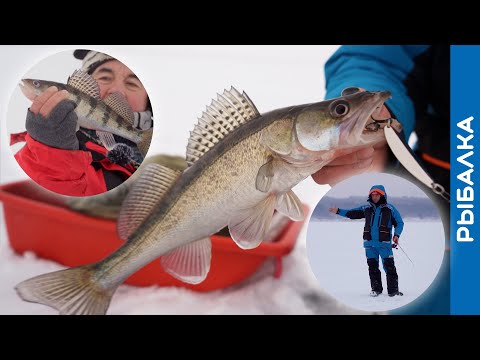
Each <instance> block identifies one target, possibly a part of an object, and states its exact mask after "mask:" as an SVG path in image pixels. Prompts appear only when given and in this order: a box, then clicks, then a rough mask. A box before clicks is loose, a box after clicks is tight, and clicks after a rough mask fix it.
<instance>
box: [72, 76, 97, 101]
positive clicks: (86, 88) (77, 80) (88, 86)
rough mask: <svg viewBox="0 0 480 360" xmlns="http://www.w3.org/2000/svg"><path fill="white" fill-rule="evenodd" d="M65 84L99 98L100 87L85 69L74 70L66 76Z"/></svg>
mask: <svg viewBox="0 0 480 360" xmlns="http://www.w3.org/2000/svg"><path fill="white" fill-rule="evenodd" d="M67 85H70V86H71V87H73V88H75V89H77V90H78V91H80V92H82V93H84V94H86V95H88V96H91V97H92V98H94V99H97V100H100V88H99V86H98V84H97V82H96V81H95V79H94V78H93V77H92V76H91V75H89V74H88V73H86V72H85V71H82V70H75V71H74V72H73V74H72V75H70V77H69V78H68V81H67Z"/></svg>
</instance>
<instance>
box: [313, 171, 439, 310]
mask: <svg viewBox="0 0 480 360" xmlns="http://www.w3.org/2000/svg"><path fill="white" fill-rule="evenodd" d="M444 251H445V234H444V228H443V224H442V221H441V218H440V214H439V211H438V209H437V207H436V206H435V205H434V203H433V202H432V200H431V199H430V198H429V197H428V196H427V195H426V194H425V193H424V192H423V191H422V190H420V189H419V188H418V187H417V186H416V185H414V184H412V183H411V182H409V181H407V180H405V179H403V178H401V177H398V176H394V175H389V174H381V173H367V174H363V175H359V176H354V177H351V178H349V179H348V180H345V181H343V182H341V183H339V184H337V185H336V186H334V187H333V188H332V189H331V190H330V191H329V192H328V193H327V194H326V195H325V196H324V197H323V198H322V199H321V200H320V202H319V203H318V205H317V206H316V208H315V210H314V211H313V213H312V217H311V220H310V223H309V226H308V232H307V253H308V260H309V263H310V266H311V268H312V271H313V273H314V274H315V276H316V278H317V280H318V282H319V284H320V286H321V287H322V288H323V289H324V290H326V291H327V292H328V293H329V294H330V295H332V296H333V297H335V298H336V299H337V300H339V301H340V302H342V303H344V304H345V305H347V306H350V307H352V308H355V309H359V310H365V311H371V312H377V311H387V310H392V309H396V308H399V307H401V306H403V305H406V304H408V303H410V302H412V301H413V300H415V299H416V298H417V297H419V296H420V295H421V294H422V293H424V292H425V291H426V290H427V289H428V287H429V286H430V285H431V284H432V282H433V280H434V279H435V277H436V276H437V274H438V271H439V269H440V267H441V264H442V261H443V257H444Z"/></svg>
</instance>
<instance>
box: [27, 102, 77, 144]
mask: <svg viewBox="0 0 480 360" xmlns="http://www.w3.org/2000/svg"><path fill="white" fill-rule="evenodd" d="M76 106H77V105H76V104H75V103H74V102H73V101H71V100H63V101H61V102H60V103H59V104H58V105H57V106H56V107H55V108H54V109H53V110H52V111H51V112H50V115H49V116H47V118H45V117H43V116H42V115H40V114H37V115H35V114H34V113H32V112H31V111H30V110H28V113H27V121H26V122H25V127H26V129H27V132H28V134H29V135H30V136H31V137H32V138H34V139H35V140H37V141H39V142H41V143H43V144H45V145H48V146H51V147H54V148H58V149H64V150H78V149H79V143H78V139H77V136H76V132H77V121H78V117H77V114H75V111H74V109H75V107H76Z"/></svg>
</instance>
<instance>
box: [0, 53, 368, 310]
mask: <svg viewBox="0 0 480 360" xmlns="http://www.w3.org/2000/svg"><path fill="white" fill-rule="evenodd" d="M76 48H91V49H97V50H101V51H103V52H106V53H109V54H111V55H113V56H115V57H117V58H118V59H120V60H122V61H123V62H124V63H126V64H127V65H129V67H130V68H131V69H132V70H133V71H134V72H135V73H136V74H137V75H138V76H139V78H140V79H141V80H142V81H143V83H144V84H145V87H146V89H147V91H148V93H149V95H150V98H151V101H152V106H153V109H154V115H155V121H156V122H155V128H154V136H153V141H152V146H151V148H150V151H149V154H157V153H166V154H172V155H182V156H184V154H185V148H186V144H187V139H188V134H189V131H190V130H192V129H193V126H194V124H195V122H196V119H197V117H198V116H200V115H201V112H202V111H203V110H204V108H205V106H206V105H208V104H209V103H210V100H211V99H212V98H213V97H215V96H216V93H217V92H221V91H223V89H224V88H229V87H230V86H231V85H233V86H235V87H237V89H239V90H245V91H246V92H247V93H248V95H249V96H250V98H251V99H252V100H253V101H254V102H255V104H256V105H257V107H258V109H259V110H260V112H266V111H269V110H272V109H275V108H279V107H285V106H289V105H296V104H303V103H309V102H315V101H321V100H323V97H324V94H325V90H324V88H325V81H324V75H323V66H324V63H325V61H326V60H327V59H328V57H329V56H330V55H331V54H332V53H333V52H334V51H335V50H336V48H337V46H335V45H325V46H321V45H320V46H186V47H184V46H165V47H162V46H115V45H108V46H107V45H105V46H99V45H96V46H88V45H82V46H64V45H59V46H1V47H0V52H1V53H2V55H3V56H2V57H0V72H1V77H2V86H1V87H0V107H1V108H0V117H1V120H2V121H1V132H0V133H1V137H0V142H1V143H0V145H1V146H0V150H1V153H0V156H1V173H0V183H1V184H4V183H8V182H11V181H16V180H20V179H26V178H27V176H26V175H25V174H24V173H23V171H22V170H21V169H20V167H19V166H18V164H17V163H16V161H15V160H14V159H13V156H12V152H11V149H10V147H9V146H8V143H9V132H8V131H7V126H6V125H7V122H8V129H9V131H22V130H24V128H22V126H23V125H24V121H25V112H26V106H28V102H26V100H25V99H24V98H23V95H22V94H21V93H20V91H19V90H18V87H17V86H16V84H17V83H18V80H19V79H20V78H22V77H23V76H24V74H25V73H28V74H29V76H41V75H42V74H45V73H44V72H42V71H48V74H51V73H52V70H57V71H58V72H60V73H59V74H57V73H56V74H52V76H53V75H55V76H57V77H60V78H61V79H66V77H67V76H68V75H69V74H70V72H71V69H72V66H74V67H75V66H77V65H79V64H80V63H79V62H78V61H77V60H74V59H73V56H72V55H71V53H70V55H67V56H65V55H61V56H60V58H59V59H60V60H58V61H57V62H58V63H57V64H56V65H55V66H52V65H51V64H50V65H49V64H46V63H44V62H41V64H40V65H39V66H38V67H37V68H36V69H33V70H31V67H32V66H33V65H34V64H35V63H36V62H37V61H41V60H43V59H44V58H45V57H47V56H50V55H52V54H55V53H56V52H58V51H65V50H69V51H70V52H71V51H73V49H76ZM42 69H43V70H42ZM45 76H46V75H45ZM48 76H50V75H48ZM12 94H13V97H12V102H11V106H8V104H9V103H10V96H11V95H12ZM7 119H8V121H7ZM328 189H329V187H328V186H319V185H316V184H315V183H314V182H313V180H311V179H308V180H306V181H304V182H303V183H302V184H300V185H298V186H297V187H296V188H295V192H296V193H297V194H298V196H299V197H300V199H302V201H303V202H304V203H306V204H308V205H309V206H310V209H313V208H314V207H315V205H316V204H317V203H318V201H319V200H320V198H321V197H322V196H323V195H324V194H325V192H326V191H327V190H328ZM0 207H1V206H0ZM1 211H2V210H0V219H1V220H0V226H1V229H0V314H55V313H56V312H55V311H54V310H52V309H50V308H48V307H45V306H42V305H37V304H29V303H26V302H23V301H21V300H20V299H19V298H18V297H17V295H16V294H15V292H14V290H13V288H14V286H15V285H16V284H17V283H18V282H20V281H22V280H24V279H27V278H29V277H32V276H35V275H39V274H43V273H45V272H50V271H55V270H58V269H61V266H59V265H58V264H55V263H53V262H50V261H45V260H41V259H37V258H35V256H34V254H26V255H25V256H18V255H16V254H14V253H13V252H12V251H11V249H10V248H9V247H8V240H7V234H6V230H5V223H4V218H3V213H2V212H1ZM26 226H28V224H26ZM51 226H55V224H51ZM305 234H306V227H305V228H304V230H303V231H302V233H301V235H300V237H299V239H298V243H297V245H296V247H295V249H294V251H293V252H292V253H291V255H290V256H288V257H286V258H285V261H284V275H283V276H282V278H281V279H279V280H276V279H274V278H273V276H272V273H273V264H272V262H271V261H267V262H266V263H265V266H264V267H263V268H261V269H260V271H258V273H257V274H255V276H254V277H252V278H250V279H248V280H247V281H245V282H244V283H242V284H239V285H237V286H235V287H232V288H228V289H224V290H220V291H217V292H212V293H202V294H200V293H196V292H193V291H190V290H185V289H180V288H136V287H131V286H121V287H120V288H119V290H118V291H117V293H116V294H115V296H114V297H113V300H112V303H111V307H110V309H109V311H108V313H109V314H351V313H360V312H359V311H356V310H353V309H350V308H347V307H345V306H343V305H341V304H339V303H338V302H337V301H336V300H334V299H333V298H332V297H330V296H329V295H327V294H326V293H325V292H324V291H323V290H322V289H321V287H320V286H319V285H318V283H317V281H316V279H315V276H314V275H313V273H312V272H311V270H310V267H309V264H308V260H307V255H306V246H305Z"/></svg>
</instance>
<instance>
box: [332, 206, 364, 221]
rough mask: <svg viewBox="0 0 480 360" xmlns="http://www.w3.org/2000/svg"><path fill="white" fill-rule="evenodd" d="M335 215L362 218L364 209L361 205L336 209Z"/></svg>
mask: <svg viewBox="0 0 480 360" xmlns="http://www.w3.org/2000/svg"><path fill="white" fill-rule="evenodd" d="M337 215H340V216H343V217H346V218H349V219H364V218H365V211H364V207H363V206H360V207H357V208H354V209H350V210H346V209H338V212H337Z"/></svg>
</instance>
